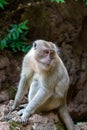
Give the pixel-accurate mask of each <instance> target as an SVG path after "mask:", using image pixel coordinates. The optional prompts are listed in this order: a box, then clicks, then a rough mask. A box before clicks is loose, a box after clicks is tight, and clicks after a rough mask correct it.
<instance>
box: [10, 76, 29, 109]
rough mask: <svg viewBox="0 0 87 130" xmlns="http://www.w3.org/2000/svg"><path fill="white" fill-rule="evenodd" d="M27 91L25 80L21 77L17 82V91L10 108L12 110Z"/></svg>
mask: <svg viewBox="0 0 87 130" xmlns="http://www.w3.org/2000/svg"><path fill="white" fill-rule="evenodd" d="M27 90H28V85H27V79H26V77H25V76H22V77H21V79H20V82H19V86H18V91H17V94H16V97H15V100H14V104H13V106H12V110H14V109H15V108H16V106H17V105H18V103H19V102H20V101H21V100H22V98H23V96H24V95H25V94H26V91H27Z"/></svg>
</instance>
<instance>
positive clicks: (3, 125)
mask: <svg viewBox="0 0 87 130" xmlns="http://www.w3.org/2000/svg"><path fill="white" fill-rule="evenodd" d="M0 130H10V127H9V123H7V122H0Z"/></svg>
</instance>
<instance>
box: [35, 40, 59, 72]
mask: <svg viewBox="0 0 87 130" xmlns="http://www.w3.org/2000/svg"><path fill="white" fill-rule="evenodd" d="M33 51H34V58H35V60H36V61H37V62H38V63H39V66H40V68H41V69H44V70H46V71H47V70H49V69H51V68H53V67H55V65H56V59H57V56H58V55H57V47H56V46H55V44H54V43H52V42H48V41H44V40H36V41H34V43H33Z"/></svg>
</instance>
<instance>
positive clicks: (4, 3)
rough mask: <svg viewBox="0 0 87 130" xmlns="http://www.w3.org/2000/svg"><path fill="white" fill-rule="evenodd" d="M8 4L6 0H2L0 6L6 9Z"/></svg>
mask: <svg viewBox="0 0 87 130" xmlns="http://www.w3.org/2000/svg"><path fill="white" fill-rule="evenodd" d="M6 4H8V2H7V1H6V0H0V8H2V9H4V6H5V5H6Z"/></svg>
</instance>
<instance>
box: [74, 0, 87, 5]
mask: <svg viewBox="0 0 87 130" xmlns="http://www.w3.org/2000/svg"><path fill="white" fill-rule="evenodd" d="M75 1H79V0H75ZM83 2H84V3H85V4H86V5H87V0H83Z"/></svg>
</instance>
